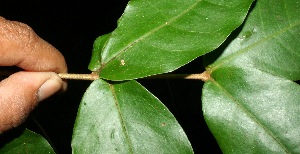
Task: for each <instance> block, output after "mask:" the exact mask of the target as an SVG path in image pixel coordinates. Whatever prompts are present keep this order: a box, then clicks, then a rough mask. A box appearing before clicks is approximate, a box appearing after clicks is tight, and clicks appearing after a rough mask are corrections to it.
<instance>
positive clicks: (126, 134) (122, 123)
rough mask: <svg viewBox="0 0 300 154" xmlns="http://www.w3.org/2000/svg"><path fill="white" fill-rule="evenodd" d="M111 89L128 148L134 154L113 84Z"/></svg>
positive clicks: (110, 85) (110, 86)
mask: <svg viewBox="0 0 300 154" xmlns="http://www.w3.org/2000/svg"><path fill="white" fill-rule="evenodd" d="M109 88H110V90H111V92H112V94H113V99H114V102H115V106H116V108H117V110H118V115H119V117H120V123H121V126H122V130H123V133H124V134H125V137H126V140H127V143H128V146H129V148H130V153H132V154H133V144H132V142H131V140H130V137H129V132H128V131H127V128H126V125H125V120H124V118H123V116H122V112H121V109H120V105H119V101H118V99H117V95H116V91H115V88H114V86H113V85H112V84H110V83H109Z"/></svg>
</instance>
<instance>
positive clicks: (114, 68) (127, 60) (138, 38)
mask: <svg viewBox="0 0 300 154" xmlns="http://www.w3.org/2000/svg"><path fill="white" fill-rule="evenodd" d="M252 1H253V0H233V1H230V2H223V1H218V0H205V1H204V0H185V1H182V0H173V1H168V0H162V1H147V0H134V1H130V2H129V4H128V5H127V7H126V9H125V11H124V14H123V16H122V17H121V18H120V19H119V22H118V28H117V29H116V30H114V31H113V32H112V33H111V35H109V37H107V38H106V37H105V43H103V41H96V42H100V43H99V44H98V45H97V44H96V45H94V47H95V46H96V49H95V48H94V52H97V54H96V55H97V57H101V58H99V59H98V58H92V60H91V63H90V66H91V67H89V68H90V69H91V70H92V71H97V72H99V73H100V77H101V78H104V79H108V80H129V79H137V78H141V77H145V76H150V75H154V74H161V73H166V72H170V71H173V70H175V69H177V68H179V67H181V66H183V65H185V64H187V63H188V62H190V61H192V60H193V59H195V58H197V57H198V56H201V55H204V54H206V53H208V52H210V51H212V50H213V49H216V48H217V47H218V46H219V45H220V44H221V43H222V42H223V41H224V40H225V39H226V38H227V36H228V35H229V34H230V33H231V32H232V31H233V30H234V29H236V28H237V27H238V26H239V25H240V24H241V23H242V22H243V20H244V18H245V17H246V14H247V11H248V9H249V7H250V4H251V3H252ZM102 39H103V38H100V40H102Z"/></svg>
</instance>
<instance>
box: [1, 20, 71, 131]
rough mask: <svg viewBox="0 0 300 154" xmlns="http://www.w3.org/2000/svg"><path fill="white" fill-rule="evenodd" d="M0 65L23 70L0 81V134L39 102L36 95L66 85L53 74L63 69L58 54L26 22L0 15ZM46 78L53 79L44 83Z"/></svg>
mask: <svg viewBox="0 0 300 154" xmlns="http://www.w3.org/2000/svg"><path fill="white" fill-rule="evenodd" d="M0 66H18V67H20V68H22V69H24V70H26V71H27V72H18V73H15V74H13V75H11V76H10V77H8V78H6V79H5V80H3V81H1V82H0V134H1V133H2V132H4V131H6V130H8V129H10V128H13V127H16V126H18V125H19V124H20V123H21V122H23V121H24V120H25V119H26V118H27V116H28V115H29V113H30V112H31V111H32V110H33V109H34V107H35V106H36V105H37V104H38V102H39V101H40V98H39V97H38V96H39V95H40V96H43V99H45V98H47V97H48V96H49V95H51V94H54V93H55V92H56V91H58V90H60V89H62V88H64V89H65V87H66V86H65V85H66V83H64V82H63V81H61V79H60V78H59V77H58V76H57V74H56V73H61V72H62V73H65V72H67V65H66V62H65V59H64V57H63V56H62V54H61V53H60V52H59V51H58V50H57V49H55V48H54V47H53V46H52V45H50V44H49V43H47V42H46V41H44V40H43V39H41V38H40V37H39V36H38V35H37V34H35V33H34V31H33V30H32V29H31V28H30V27H29V26H27V25H26V24H23V23H20V22H16V21H9V20H6V19H4V18H2V17H0ZM51 72H52V73H51ZM53 72H56V73H53ZM50 79H51V81H54V82H47V81H50ZM53 79H55V80H53ZM56 80H57V81H56ZM46 82H47V83H48V85H47V84H44V83H46ZM49 83H50V85H49ZM51 84H52V85H51ZM42 85H47V86H42ZM41 87H43V88H41ZM41 89H42V91H44V93H43V92H41Z"/></svg>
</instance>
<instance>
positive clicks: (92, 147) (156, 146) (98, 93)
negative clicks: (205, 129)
mask: <svg viewBox="0 0 300 154" xmlns="http://www.w3.org/2000/svg"><path fill="white" fill-rule="evenodd" d="M72 148H73V153H193V150H192V147H191V145H190V143H189V141H188V139H187V136H186V135H185V133H184V131H183V129H182V128H181V127H180V125H179V124H178V122H177V121H176V119H175V118H174V116H173V115H172V114H171V113H170V112H169V111H168V109H167V108H166V107H165V106H164V105H163V104H162V103H161V102H160V101H159V100H158V99H157V98H156V97H154V96H153V95H152V94H150V93H149V92H148V91H147V90H146V89H145V88H143V87H142V86H141V85H140V84H138V83H137V82H136V81H128V82H117V83H108V82H106V81H104V80H96V81H94V82H93V83H92V84H91V85H90V87H89V88H88V89H87V91H86V93H85V94H84V97H83V99H82V102H81V104H80V107H79V112H78V115H77V119H76V123H75V126H74V132H73V139H72Z"/></svg>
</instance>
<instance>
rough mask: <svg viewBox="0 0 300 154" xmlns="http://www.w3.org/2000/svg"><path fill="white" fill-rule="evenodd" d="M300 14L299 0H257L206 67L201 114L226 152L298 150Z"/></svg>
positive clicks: (299, 123) (297, 151) (299, 119)
mask: <svg viewBox="0 0 300 154" xmlns="http://www.w3.org/2000/svg"><path fill="white" fill-rule="evenodd" d="M299 14H300V1H299V0H274V1H268V0H258V1H257V3H256V5H255V7H254V9H253V11H252V12H251V13H250V15H249V17H248V19H247V20H246V23H245V26H244V27H243V30H242V32H241V33H240V35H239V36H238V37H237V38H236V39H235V40H234V41H233V42H231V44H230V45H229V46H228V47H227V49H226V50H225V51H224V53H223V54H222V55H221V57H220V58H219V59H218V60H217V61H216V62H214V63H213V64H212V65H210V66H209V68H208V70H209V71H211V72H212V74H211V75H212V78H213V80H211V81H208V82H207V83H205V86H204V89H203V112H204V116H205V119H206V121H207V124H208V126H209V128H210V130H211V131H212V133H213V134H214V136H215V137H216V139H217V141H218V143H219V145H220V147H221V149H222V151H223V152H224V153H300V147H299V145H300V138H299V136H300V104H299V102H300V86H299V85H298V84H296V83H294V82H293V81H295V80H299V79H300V44H299V41H298V40H300V16H299Z"/></svg>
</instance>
